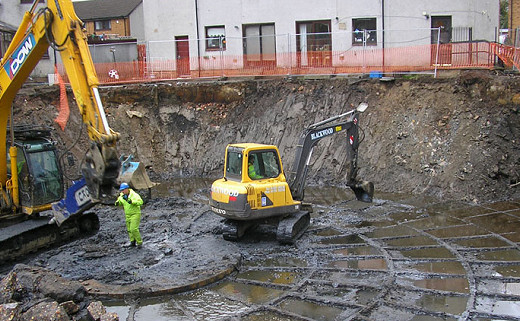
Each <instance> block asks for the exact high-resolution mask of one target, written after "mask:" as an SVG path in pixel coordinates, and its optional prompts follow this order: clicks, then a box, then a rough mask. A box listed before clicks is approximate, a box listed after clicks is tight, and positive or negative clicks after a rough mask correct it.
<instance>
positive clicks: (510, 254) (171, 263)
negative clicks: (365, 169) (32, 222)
mask: <svg viewBox="0 0 520 321" xmlns="http://www.w3.org/2000/svg"><path fill="white" fill-rule="evenodd" d="M209 184H210V181H209V180H198V179H194V180H191V179H187V180H176V181H175V180H174V184H170V183H165V184H163V185H162V186H161V188H162V189H161V190H155V194H154V198H153V200H152V202H150V203H148V204H147V205H146V206H145V207H144V208H143V213H144V215H143V222H142V224H141V231H142V234H143V238H144V246H143V248H141V249H137V248H127V247H124V244H125V243H126V242H127V240H126V235H125V231H124V222H123V215H122V213H121V210H120V209H117V208H114V207H110V206H102V205H100V206H98V207H97V210H96V212H97V213H98V215H99V216H100V219H101V222H102V224H101V229H100V231H99V233H98V234H97V235H95V236H92V237H89V238H85V239H81V240H76V241H74V242H71V243H70V244H67V245H64V246H61V247H59V248H56V249H51V250H48V251H45V252H43V253H39V254H37V255H34V256H33V257H31V258H27V259H26V260H24V261H23V263H24V264H28V265H32V266H38V267H41V268H45V269H49V270H52V271H55V272H57V273H59V274H60V275H62V276H64V277H66V278H68V279H72V280H75V281H80V282H82V284H83V285H84V286H85V288H86V290H87V292H88V293H89V295H90V296H91V297H93V298H95V299H102V300H103V302H104V304H105V306H107V310H108V311H109V312H112V313H117V314H118V315H119V317H120V319H121V320H135V321H139V320H150V319H153V320H162V319H164V320H172V319H181V320H227V319H232V320H388V318H391V319H393V320H417V318H418V317H419V316H420V317H422V318H424V319H426V320H456V319H459V320H460V319H462V320H488V319H500V320H516V319H517V318H518V317H520V313H519V312H518V309H517V306H518V302H520V292H519V291H518V287H517V284H518V283H519V282H520V269H519V266H520V263H519V262H520V248H519V247H518V240H520V238H519V235H518V232H517V231H518V227H520V214H519V213H520V201H519V200H511V201H505V202H496V203H486V204H481V205H475V204H472V203H468V202H464V201H444V200H439V199H436V198H432V197H417V196H412V195H405V194H387V193H376V195H375V200H374V202H373V203H370V204H367V203H361V202H359V201H356V200H355V196H354V195H353V193H352V192H350V191H349V190H344V189H338V188H321V187H318V186H314V188H313V189H312V190H313V193H310V194H309V195H308V199H309V201H311V202H313V203H315V204H317V205H316V206H315V207H314V209H315V211H314V213H313V214H312V221H311V226H310V228H309V230H308V231H307V232H306V233H305V234H304V235H303V236H302V238H301V239H299V240H298V242H297V243H296V244H295V245H293V246H286V245H285V246H284V245H280V244H278V243H277V242H276V241H275V239H276V237H275V235H276V230H275V228H274V227H271V226H260V227H258V228H257V229H255V230H253V231H251V232H250V233H248V235H247V236H246V237H245V238H244V239H243V240H241V241H240V242H229V241H225V240H224V239H223V238H222V236H221V227H222V224H221V219H220V218H219V217H218V216H216V215H214V214H212V213H211V212H210V211H209V207H208V205H207V196H206V195H207V192H208V189H209ZM181 191H183V193H185V194H184V195H183V197H180V196H179V193H180V192H181ZM186 191H190V192H186ZM319 200H326V201H325V202H322V203H318V202H319ZM503 222H507V224H504V223H503ZM212 277H215V278H212ZM419 319H420V318H419Z"/></svg>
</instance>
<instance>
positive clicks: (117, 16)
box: [74, 0, 144, 42]
mask: <svg viewBox="0 0 520 321" xmlns="http://www.w3.org/2000/svg"><path fill="white" fill-rule="evenodd" d="M74 10H75V11H76V14H77V15H78V17H79V18H80V19H81V20H82V21H83V22H84V23H85V27H86V30H87V35H88V36H89V42H90V41H92V42H96V41H105V40H107V39H121V38H128V37H131V38H136V39H138V40H139V41H144V29H143V7H142V0H91V1H76V2H74Z"/></svg>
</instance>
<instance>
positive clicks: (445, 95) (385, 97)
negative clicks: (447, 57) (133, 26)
mask: <svg viewBox="0 0 520 321" xmlns="http://www.w3.org/2000/svg"><path fill="white" fill-rule="evenodd" d="M519 82H520V80H519V78H518V77H515V76H511V75H506V74H500V73H497V72H494V71H493V72H490V71H462V72H453V73H446V74H441V76H440V77H439V78H437V79H434V78H433V77H432V76H420V77H419V76H414V77H408V78H400V79H396V80H395V81H388V82H386V81H379V80H377V79H368V78H359V77H354V78H334V79H303V78H295V79H292V78H284V79H274V80H273V79H271V80H266V79H256V80H253V79H250V80H247V79H246V80H230V81H216V80H215V81H206V82H202V83H200V82H199V83H194V82H182V83H180V82H172V83H155V84H140V85H124V86H113V87H103V88H101V90H100V92H101V95H102V99H103V101H104V105H105V109H106V112H107V115H108V121H109V123H110V125H111V127H112V128H113V129H114V130H116V131H118V132H120V133H121V135H122V139H121V141H120V143H119V150H120V152H121V153H122V154H125V155H128V154H133V155H135V157H136V158H137V160H138V161H140V162H142V163H143V164H145V165H146V166H147V167H148V170H149V173H150V175H151V176H152V177H153V178H154V179H156V180H168V179H169V178H174V177H186V176H197V177H217V176H218V175H221V172H222V165H223V155H224V150H225V146H226V145H227V144H228V143H231V142H258V143H272V144H276V145H278V146H279V149H280V152H281V154H282V160H283V162H284V166H285V167H286V169H288V168H290V167H291V166H292V161H293V157H294V155H293V153H294V150H295V149H294V148H295V145H296V142H297V140H298V137H299V135H300V133H301V132H302V130H303V129H304V128H305V127H306V126H309V125H310V124H313V123H315V122H318V121H321V120H323V119H326V118H329V117H332V116H335V115H338V114H340V113H343V112H345V111H348V110H350V109H352V108H353V107H356V106H357V105H358V104H359V103H361V102H366V103H368V104H369V108H368V110H367V111H366V112H365V114H363V115H362V116H361V119H360V123H361V127H362V130H363V132H364V134H365V139H364V142H363V143H362V145H361V147H360V152H359V161H358V163H359V167H360V168H359V177H360V178H361V179H364V180H370V181H373V182H375V184H376V186H377V189H378V190H379V191H385V192H394V193H395V192H397V193H415V194H426V195H433V196H436V197H442V198H445V199H464V200H468V201H472V202H483V201H490V200H499V199H508V198H510V197H512V196H514V195H517V194H518V190H519V188H520V186H518V185H517V183H519V182H520V173H519V171H518V164H519V160H520V150H519V148H518V136H519V135H518V133H519V131H520V125H519V124H520V122H519V118H520V115H519V111H520V86H519ZM58 93H59V91H58V89H57V88H54V87H48V86H32V87H27V86H26V88H25V89H24V90H22V91H21V92H20V93H19V94H18V96H17V97H16V100H15V103H14V110H15V115H14V117H15V120H17V121H26V120H27V119H31V120H34V121H36V122H39V123H45V124H47V125H50V126H53V127H55V128H58V127H57V126H56V125H55V124H54V122H53V119H54V117H55V116H56V105H57V103H58V96H59V94H58ZM69 100H70V102H71V117H70V120H69V122H68V124H67V128H66V130H65V132H62V131H61V130H59V129H57V130H56V131H55V134H56V136H57V137H56V138H57V139H58V140H59V141H60V143H61V144H62V146H63V147H62V150H64V149H65V148H68V147H69V146H71V145H73V143H74V142H76V141H77V140H78V137H79V143H77V144H76V145H73V147H72V150H71V152H72V154H73V155H74V157H75V158H76V166H77V165H79V164H80V163H81V159H82V156H83V153H84V150H85V146H87V144H88V143H87V139H86V132H85V130H83V131H82V130H81V126H80V125H79V124H80V117H79V113H78V111H77V108H76V107H75V103H74V102H73V98H72V94H71V93H70V92H69ZM343 144H344V138H342V137H339V135H337V136H336V137H332V139H326V140H323V141H321V142H320V144H319V145H318V147H317V148H316V149H315V151H314V153H313V159H312V170H311V171H310V172H309V179H308V182H309V183H310V184H332V185H339V186H340V185H342V184H344V182H345V176H346V172H345V165H346V162H345V151H344V149H343V148H342V147H343ZM70 173H71V176H75V175H77V170H74V171H71V172H70Z"/></svg>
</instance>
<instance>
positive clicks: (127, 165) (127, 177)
mask: <svg viewBox="0 0 520 321" xmlns="http://www.w3.org/2000/svg"><path fill="white" fill-rule="evenodd" d="M121 158H123V157H121ZM133 158H134V157H133V155H130V156H128V157H127V158H126V159H124V160H122V161H121V172H120V174H119V180H120V181H121V182H125V183H128V184H129V185H130V186H131V187H132V188H134V189H149V188H152V187H154V186H156V185H157V184H158V183H154V182H152V181H151V180H150V177H148V174H147V173H146V169H145V167H144V165H143V164H141V163H139V162H133V161H132V160H133Z"/></svg>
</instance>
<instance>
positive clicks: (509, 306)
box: [476, 297, 520, 320]
mask: <svg viewBox="0 0 520 321" xmlns="http://www.w3.org/2000/svg"><path fill="white" fill-rule="evenodd" d="M476 307H477V311H489V312H492V313H495V314H498V315H503V316H508V317H511V318H515V319H514V320H518V317H519V316H520V301H518V300H505V299H497V298H495V297H479V298H477V300H476ZM478 320H497V318H488V319H486V318H481V319H478Z"/></svg>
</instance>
